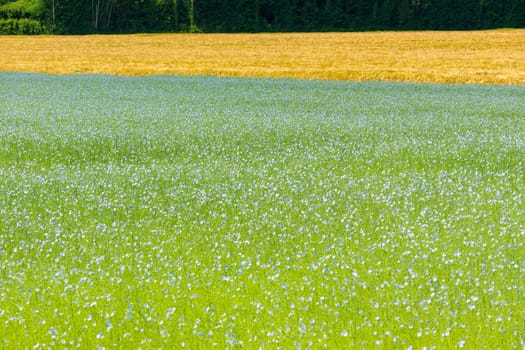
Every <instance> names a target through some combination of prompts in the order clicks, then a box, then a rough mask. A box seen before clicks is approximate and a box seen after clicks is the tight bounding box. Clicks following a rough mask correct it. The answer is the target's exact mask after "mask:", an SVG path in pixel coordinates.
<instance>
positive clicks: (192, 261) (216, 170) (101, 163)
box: [0, 73, 525, 349]
mask: <svg viewBox="0 0 525 350" xmlns="http://www.w3.org/2000/svg"><path fill="white" fill-rule="evenodd" d="M523 102H524V90H523V87H520V86H514V87H512V86H499V87H495V86H454V85H448V86H447V85H424V84H399V83H350V82H320V81H295V80H265V79H260V80H255V79H238V78H211V77H208V78H205V77H193V78H189V77H186V78H182V77H147V78H145V77H135V78H132V77H115V76H89V75H86V76H49V75H32V74H29V75H28V74H12V73H9V74H0V152H1V157H0V347H1V348H6V349H21V348H30V349H47V348H68V349H74V348H82V349H96V348H100V349H102V348H106V349H109V348H115V347H116V348H125V349H134V348H144V349H146V348H151V349H154V348H165V349H169V348H190V349H205V348H212V347H216V348H221V349H222V348H247V349H252V348H255V349H263V348H265V349H275V348H278V347H282V348H283V349H291V348H300V349H306V348H310V349H316V348H329V349H337V348H341V349H343V348H370V349H374V348H385V349H388V348H402V349H408V348H412V349H423V348H426V349H444V348H465V349H497V348H500V349H516V348H521V347H523V344H524V340H525V329H524V322H525V304H524V293H525V280H524V276H525V192H524V188H525V118H524V105H523Z"/></svg>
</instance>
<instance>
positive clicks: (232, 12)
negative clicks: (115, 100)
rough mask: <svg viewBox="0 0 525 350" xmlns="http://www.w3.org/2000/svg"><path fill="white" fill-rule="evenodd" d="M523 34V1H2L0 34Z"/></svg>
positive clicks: (0, 4) (0, 2) (524, 13)
mask: <svg viewBox="0 0 525 350" xmlns="http://www.w3.org/2000/svg"><path fill="white" fill-rule="evenodd" d="M37 24H38V25H37ZM523 26H525V1H524V0H372V1H371V0H77V1H65V0H15V1H13V0H0V33H31V32H41V31H46V32H57V33H95V32H123V33H128V32H152V31H165V32H180V31H184V32H186V31H206V32H259V31H329V30H374V29H482V28H496V27H523Z"/></svg>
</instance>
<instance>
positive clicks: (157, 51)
mask: <svg viewBox="0 0 525 350" xmlns="http://www.w3.org/2000/svg"><path fill="white" fill-rule="evenodd" d="M0 71H24V72H44V73H64V74H69V73H110V74H119V75H149V74H183V75H217V76H250V77H287V78H304V79H330V80H354V81H365V80H394V81H417V82H438V83H484V84H485V83H486V84H525V30H492V31H470V32H431V31H429V32H366V33H307V34H305V33H290V34H151V35H149V34H148V35H145V34H138V35H88V36H31V37H28V36H0Z"/></svg>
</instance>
